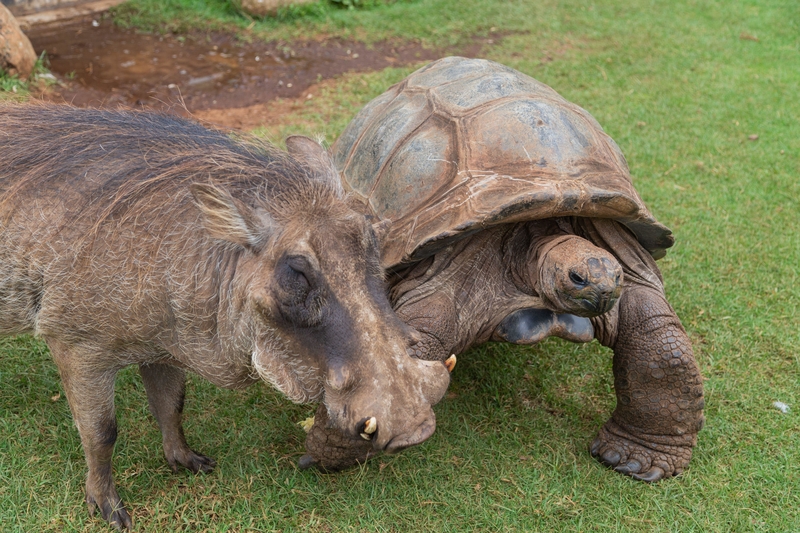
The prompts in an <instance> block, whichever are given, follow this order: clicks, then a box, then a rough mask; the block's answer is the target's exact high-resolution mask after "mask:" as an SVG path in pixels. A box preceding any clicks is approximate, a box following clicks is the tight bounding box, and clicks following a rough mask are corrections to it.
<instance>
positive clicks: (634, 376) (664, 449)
mask: <svg viewBox="0 0 800 533" xmlns="http://www.w3.org/2000/svg"><path fill="white" fill-rule="evenodd" d="M618 324H619V325H618V330H617V336H616V340H615V342H612V343H610V345H611V347H612V348H613V349H614V388H615V390H616V393H617V407H616V409H615V410H614V414H613V415H612V416H611V419H610V420H609V421H608V422H606V423H605V425H604V426H603V427H602V428H601V429H600V433H599V434H598V435H597V438H596V439H595V440H594V442H593V443H592V445H591V452H592V455H593V456H595V457H597V458H598V459H599V460H600V461H601V462H602V463H604V464H606V465H608V466H610V467H612V468H614V470H616V471H618V472H620V473H623V474H626V475H629V476H631V477H633V478H635V479H638V480H642V481H658V480H659V479H662V478H664V477H670V476H675V475H678V474H680V473H681V472H682V471H683V470H684V469H685V468H686V467H687V466H688V464H689V460H690V459H691V457H692V448H693V447H694V445H695V443H696V442H697V432H698V431H700V429H701V428H702V426H703V381H702V376H701V375H700V370H699V369H698V367H697V363H696V362H695V359H694V354H693V353H692V346H691V343H690V342H689V338H688V336H687V335H686V332H685V331H684V329H683V327H682V326H681V323H680V321H679V319H678V317H677V316H676V314H675V311H673V310H672V308H671V307H670V305H669V304H668V303H667V301H666V299H665V297H664V294H663V293H662V292H661V291H658V290H655V289H653V288H651V287H644V286H637V285H633V286H629V287H628V288H627V290H626V291H624V292H623V295H622V297H621V298H620V302H619V323H618Z"/></svg>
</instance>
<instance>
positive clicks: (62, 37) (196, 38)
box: [28, 16, 496, 129]
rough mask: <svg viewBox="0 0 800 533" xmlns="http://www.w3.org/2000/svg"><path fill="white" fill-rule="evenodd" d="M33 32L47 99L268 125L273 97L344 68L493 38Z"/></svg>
mask: <svg viewBox="0 0 800 533" xmlns="http://www.w3.org/2000/svg"><path fill="white" fill-rule="evenodd" d="M28 36H29V38H30V40H31V42H32V44H33V46H34V48H35V50H36V52H37V53H38V54H40V53H41V52H42V51H45V52H46V53H47V57H48V59H49V62H50V70H51V72H52V73H53V74H54V75H56V77H57V78H58V80H59V84H58V85H56V86H55V87H53V88H51V89H50V90H48V91H47V93H46V94H45V95H43V97H44V98H46V99H48V100H52V101H57V102H63V101H66V102H69V103H72V104H74V105H77V106H91V107H113V108H116V107H120V106H121V107H135V108H149V109H156V110H160V111H169V112H172V113H176V114H181V115H187V114H192V115H194V116H195V117H197V118H200V119H203V120H209V121H212V122H214V123H217V124H220V125H222V126H226V127H232V128H240V129H251V128H254V127H256V126H258V125H260V124H263V123H264V122H265V121H266V120H267V119H268V118H273V119H274V118H276V117H267V116H266V114H268V113H270V109H271V108H274V110H273V111H274V112H277V113H280V110H281V109H285V108H286V106H285V105H284V106H280V105H279V106H271V105H269V104H270V103H271V102H273V101H274V100H276V99H279V98H280V99H282V101H283V102H285V100H286V99H289V100H292V99H303V98H306V97H307V95H308V94H309V93H310V92H311V91H313V87H314V86H315V85H316V84H319V83H325V80H330V79H332V78H335V77H337V76H340V75H342V74H344V73H347V72H357V71H369V70H378V69H383V68H386V67H389V66H401V65H407V64H412V63H419V62H423V61H428V60H433V59H436V58H439V57H442V56H444V55H453V54H459V55H465V56H471V57H474V56H476V55H479V53H480V50H481V48H482V46H483V45H485V44H486V43H487V42H488V43H491V42H493V41H494V40H495V39H496V37H492V36H490V37H486V38H476V39H475V40H474V41H473V42H472V43H471V44H470V45H468V46H466V47H462V48H460V49H454V50H441V49H440V50H434V49H429V48H425V47H423V46H422V45H421V44H420V43H416V42H400V41H395V42H379V43H374V44H372V45H369V46H367V45H365V44H364V43H359V42H354V41H353V42H350V41H345V40H342V39H337V38H332V39H326V40H311V41H302V42H281V41H278V42H264V41H263V40H260V39H258V38H252V39H248V41H249V42H245V41H243V40H241V39H239V38H237V37H236V36H235V35H233V34H226V33H202V32H194V33H190V34H187V35H173V34H166V35H157V34H148V33H141V32H137V31H136V30H129V29H128V30H126V29H122V28H119V27H117V26H115V25H114V23H113V22H112V21H111V20H110V18H109V17H107V16H105V17H104V16H94V17H84V18H80V19H73V20H72V21H68V22H61V23H58V24H50V25H39V26H34V27H32V28H31V29H30V30H29V31H28Z"/></svg>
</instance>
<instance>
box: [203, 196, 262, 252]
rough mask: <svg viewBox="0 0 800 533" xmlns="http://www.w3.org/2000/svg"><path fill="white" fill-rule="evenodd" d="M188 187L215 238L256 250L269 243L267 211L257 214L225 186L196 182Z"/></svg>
mask: <svg viewBox="0 0 800 533" xmlns="http://www.w3.org/2000/svg"><path fill="white" fill-rule="evenodd" d="M189 190H190V191H191V192H192V196H194V199H195V202H196V204H197V207H198V208H199V209H200V211H201V212H202V213H203V217H204V218H205V228H206V231H208V233H209V234H210V235H211V236H212V237H213V238H215V239H220V240H223V241H227V242H231V243H233V244H238V245H239V246H243V247H245V248H249V249H251V250H254V251H256V250H259V249H260V248H261V247H262V246H263V245H264V244H265V243H266V241H267V239H268V237H269V234H270V233H271V230H272V229H273V228H272V226H273V225H272V223H271V220H270V219H269V216H268V215H267V214H266V213H256V212H255V210H254V209H253V208H252V207H250V206H248V205H245V204H244V203H243V202H241V201H239V200H237V199H236V198H234V197H233V196H231V194H230V193H229V192H228V191H227V190H225V189H224V188H222V187H218V186H215V185H204V184H200V183H194V184H192V185H191V186H190V188H189Z"/></svg>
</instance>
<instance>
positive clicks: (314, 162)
mask: <svg viewBox="0 0 800 533" xmlns="http://www.w3.org/2000/svg"><path fill="white" fill-rule="evenodd" d="M286 150H287V151H288V152H289V154H290V155H292V156H293V157H294V158H295V159H297V160H298V161H300V162H301V163H302V164H303V165H304V166H305V167H306V168H308V169H309V170H310V171H311V174H312V177H313V178H314V179H316V180H319V181H322V182H325V183H327V184H328V185H330V187H331V188H332V189H333V191H334V192H335V193H336V196H337V197H339V198H344V189H343V188H342V182H341V180H340V179H339V172H338V171H337V170H336V165H334V164H333V159H331V156H330V154H328V152H327V150H325V148H323V147H322V145H321V144H319V143H318V142H316V141H315V140H313V139H310V138H308V137H306V136H304V135H290V136H289V137H287V138H286Z"/></svg>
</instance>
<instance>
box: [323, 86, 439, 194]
mask: <svg viewBox="0 0 800 533" xmlns="http://www.w3.org/2000/svg"><path fill="white" fill-rule="evenodd" d="M379 114H380V117H381V119H380V120H374V116H373V117H372V118H373V120H371V121H365V123H364V128H365V129H364V130H363V134H362V135H360V137H359V139H358V141H356V142H355V143H354V145H353V147H352V149H351V150H353V151H356V152H358V157H350V158H348V162H347V164H346V166H345V167H344V173H345V174H346V175H347V176H351V177H352V179H348V180H347V183H348V184H349V186H350V187H351V188H352V189H353V190H355V191H356V192H358V193H359V194H361V195H362V196H363V197H365V198H366V197H369V196H370V194H371V192H372V189H373V188H374V187H375V182H376V180H378V179H379V176H380V171H381V169H382V168H383V165H384V163H385V162H386V160H387V159H388V158H389V156H390V155H391V154H392V152H393V151H394V150H395V149H396V147H397V145H399V144H400V143H401V142H403V140H404V139H405V138H406V137H407V136H408V135H409V134H410V133H411V132H413V131H414V130H415V129H417V128H418V127H419V126H420V124H422V123H423V122H424V121H425V120H426V119H427V118H428V117H429V116H430V115H431V107H430V103H429V101H428V99H427V98H426V96H425V94H424V93H416V94H413V93H412V94H408V93H400V94H399V95H397V96H396V97H395V98H394V99H393V100H392V101H391V102H390V103H389V104H388V105H386V106H385V107H384V108H383V110H382V111H380V112H379ZM348 130H349V128H348ZM347 133H348V135H352V134H351V133H350V132H347ZM336 159H337V158H336V157H334V161H336Z"/></svg>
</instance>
